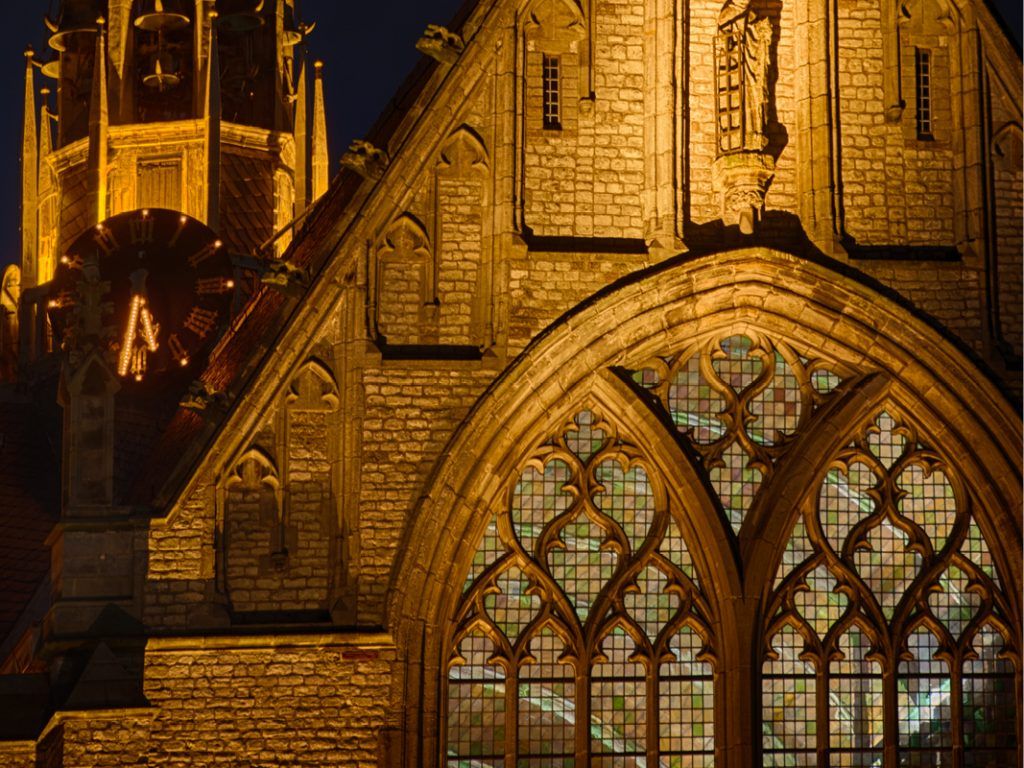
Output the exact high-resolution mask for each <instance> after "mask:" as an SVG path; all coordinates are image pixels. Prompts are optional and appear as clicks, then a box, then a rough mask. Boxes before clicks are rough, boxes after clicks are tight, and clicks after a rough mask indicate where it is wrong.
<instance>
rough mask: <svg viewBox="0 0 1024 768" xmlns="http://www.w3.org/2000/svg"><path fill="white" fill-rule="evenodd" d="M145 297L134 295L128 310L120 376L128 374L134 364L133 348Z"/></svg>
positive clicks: (119, 363)
mask: <svg viewBox="0 0 1024 768" xmlns="http://www.w3.org/2000/svg"><path fill="white" fill-rule="evenodd" d="M142 302H143V299H142V297H141V296H139V295H138V294H136V295H134V296H132V304H131V308H130V309H129V310H128V325H127V326H126V327H125V329H124V338H123V339H122V340H121V355H120V357H119V358H118V361H117V373H118V375H119V376H127V375H128V370H129V369H130V368H131V364H132V350H133V349H134V348H135V338H136V335H137V334H138V330H139V312H140V311H141V309H142Z"/></svg>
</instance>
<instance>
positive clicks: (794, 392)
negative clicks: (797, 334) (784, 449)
mask: <svg viewBox="0 0 1024 768" xmlns="http://www.w3.org/2000/svg"><path fill="white" fill-rule="evenodd" d="M750 413H751V414H752V415H753V416H756V417H757V420H756V421H755V422H754V423H753V424H751V425H750V427H748V431H749V433H750V437H751V439H753V440H754V441H755V442H757V443H760V444H761V445H777V444H778V443H781V442H782V440H783V437H784V436H788V435H792V434H793V433H795V432H796V430H797V427H799V426H800V417H801V416H802V415H803V402H802V401H801V399H800V382H799V381H798V380H797V377H796V374H795V373H794V372H793V369H792V368H791V367H790V366H789V364H788V363H787V362H786V361H785V359H784V358H783V357H782V355H781V354H780V353H779V352H776V353H775V376H774V377H773V378H772V380H771V382H770V383H769V384H768V387H767V388H766V389H765V390H764V392H762V393H761V394H759V395H757V397H755V398H753V399H752V400H751V401H750Z"/></svg>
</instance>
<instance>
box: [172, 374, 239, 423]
mask: <svg viewBox="0 0 1024 768" xmlns="http://www.w3.org/2000/svg"><path fill="white" fill-rule="evenodd" d="M179 405H180V406H181V407H182V408H185V409H186V410H189V411H195V412H196V413H199V414H202V415H203V416H206V417H209V418H214V417H215V416H216V415H218V414H222V413H224V412H225V411H226V410H227V405H228V396H227V395H226V394H224V393H223V392H218V391H217V390H216V389H214V388H213V387H211V386H210V385H209V384H206V383H205V382H202V381H194V382H192V384H191V385H190V386H189V388H188V394H186V395H185V396H184V397H183V398H182V399H181V402H180V403H179Z"/></svg>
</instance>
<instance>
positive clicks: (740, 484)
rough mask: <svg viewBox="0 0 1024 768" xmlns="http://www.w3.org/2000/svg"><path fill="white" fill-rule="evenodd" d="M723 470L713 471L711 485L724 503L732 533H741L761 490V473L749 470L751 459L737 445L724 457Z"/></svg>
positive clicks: (719, 468)
mask: <svg viewBox="0 0 1024 768" xmlns="http://www.w3.org/2000/svg"><path fill="white" fill-rule="evenodd" d="M721 461H722V462H723V464H724V466H718V467H714V468H713V469H712V470H711V472H710V473H709V474H710V476H711V484H712V486H714V489H715V491H716V492H717V493H718V498H719V499H721V501H722V507H723V508H724V509H725V514H726V517H727V518H728V519H729V524H730V525H731V526H732V529H733V530H734V531H735V532H736V533H739V531H740V526H741V525H743V517H744V515H746V513H747V510H748V509H749V508H750V505H751V504H752V503H753V502H754V497H755V496H756V495H757V492H758V490H759V489H760V488H761V472H760V471H759V470H757V469H753V468H751V466H750V457H749V456H747V454H746V453H745V452H744V451H743V449H742V448H741V447H740V445H739V444H738V443H733V444H732V445H730V446H729V447H728V448H727V449H726V451H725V453H724V454H723V455H722V458H721Z"/></svg>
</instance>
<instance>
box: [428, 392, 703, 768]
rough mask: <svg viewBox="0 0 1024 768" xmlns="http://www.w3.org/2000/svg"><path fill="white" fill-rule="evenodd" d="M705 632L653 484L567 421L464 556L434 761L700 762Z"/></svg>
mask: <svg viewBox="0 0 1024 768" xmlns="http://www.w3.org/2000/svg"><path fill="white" fill-rule="evenodd" d="M675 514H678V512H676V513H675ZM710 626H711V623H710V607H709V605H708V603H707V601H706V599H705V598H704V595H703V593H702V591H701V588H700V586H699V583H698V578H697V574H696V571H695V569H694V566H693V562H692V560H691V558H690V554H689V551H688V549H687V546H686V544H685V543H684V541H683V538H682V535H681V532H680V529H679V525H678V522H677V521H676V520H675V519H674V517H673V511H672V510H671V508H670V505H669V501H668V495H667V492H666V487H665V484H664V482H663V481H662V479H661V478H660V477H659V476H658V475H657V474H656V473H655V472H654V471H653V470H652V468H651V465H650V463H649V462H648V461H647V460H646V458H645V457H644V455H643V453H642V452H641V451H640V450H639V449H638V448H637V447H636V446H635V445H634V444H632V443H631V442H630V441H629V440H628V438H626V437H624V436H619V435H618V434H617V430H616V428H615V427H614V426H613V425H612V424H611V423H610V422H608V421H606V420H604V419H602V417H601V416H600V415H599V414H598V413H597V412H596V411H592V410H588V411H584V412H582V413H580V414H578V415H577V417H576V418H575V419H574V420H573V422H572V423H571V424H568V425H567V426H566V428H565V429H564V430H562V431H561V433H560V434H558V435H556V436H554V437H553V439H552V440H551V441H550V442H548V443H547V444H545V445H543V446H541V447H540V448H538V450H537V451H536V452H535V453H534V454H533V455H532V456H531V457H530V458H529V460H528V461H527V462H526V464H525V466H524V467H523V469H522V471H521V472H520V473H519V475H518V477H517V478H516V479H515V481H514V482H513V484H512V486H511V487H510V488H509V491H508V495H507V497H506V503H505V504H504V505H503V506H502V507H501V508H500V509H499V510H498V512H497V514H496V515H495V518H494V521H493V522H492V524H491V526H490V527H489V529H488V531H487V533H486V535H485V537H484V541H483V542H482V544H481V546H480V547H479V549H478V551H477V556H476V558H475V560H474V563H473V568H472V572H471V574H470V578H469V580H468V581H467V584H466V587H465V591H464V593H463V597H462V600H461V604H460V607H459V609H458V613H457V617H456V624H455V631H454V635H453V638H452V641H451V644H450V647H451V649H452V652H451V656H450V657H449V659H448V670H449V671H448V685H447V696H448V707H447V712H448V722H447V732H448V738H447V760H448V765H450V766H468V765H479V766H482V765H488V766H524V767H525V766H538V768H539V767H540V766H569V765H578V764H581V763H579V762H578V761H579V760H581V759H582V760H584V763H582V764H589V765H652V764H658V765H694V766H701V765H708V766H710V765H712V764H713V754H714V717H713V712H714V690H713V683H712V680H713V678H712V675H713V669H712V660H713V657H712V652H711V648H712V647H713V643H712V642H711V631H710ZM587 761H589V762H587ZM659 761H660V762H659Z"/></svg>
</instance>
